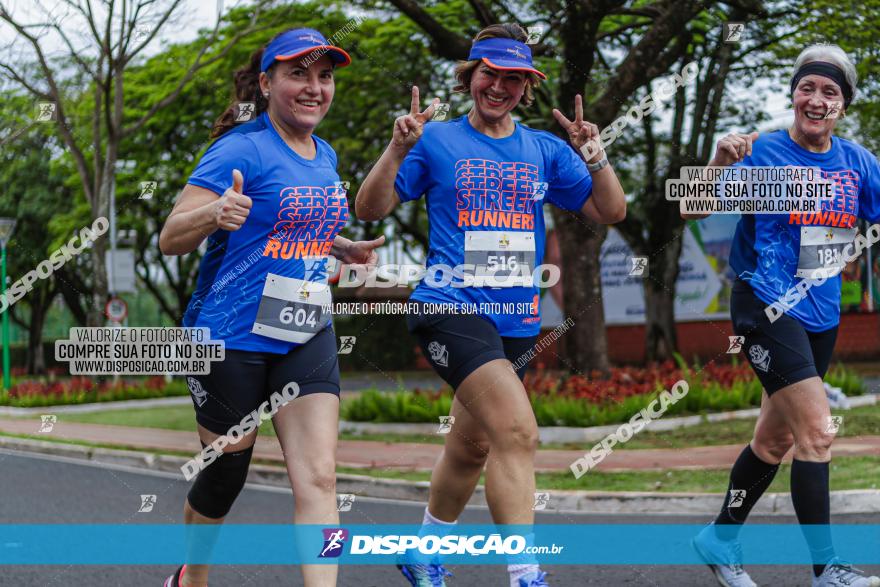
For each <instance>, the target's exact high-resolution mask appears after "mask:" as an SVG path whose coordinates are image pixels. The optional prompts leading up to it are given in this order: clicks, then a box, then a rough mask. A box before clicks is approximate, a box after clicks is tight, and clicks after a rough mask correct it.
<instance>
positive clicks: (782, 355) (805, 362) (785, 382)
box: [730, 279, 837, 394]
mask: <svg viewBox="0 0 880 587" xmlns="http://www.w3.org/2000/svg"><path fill="white" fill-rule="evenodd" d="M767 305H768V304H765V303H764V302H763V301H761V300H760V299H759V298H758V297H757V296H756V295H755V292H754V290H752V288H751V286H750V285H749V284H748V283H746V282H745V281H742V280H740V279H737V280H736V281H735V282H734V283H733V291H732V293H731V296H730V317H731V319H732V321H733V331H734V333H735V334H737V335H739V336H743V337H745V340H744V341H743V345H742V348H743V352H745V354H746V358H747V359H748V361H749V363H750V364H751V366H752V369H753V370H754V371H755V375H757V376H758V379H760V380H761V384H762V385H763V386H764V389H765V390H767V393H768V394H772V393H773V392H775V391H777V390H780V389H782V388H783V387H786V386H789V385H792V384H793V383H797V382H798V381H803V380H804V379H809V378H810V377H824V376H825V372H826V371H828V365H829V364H830V363H831V354H832V353H833V352H834V343H835V341H836V340H837V326H835V327H834V328H831V329H830V330H825V331H822V332H810V331H808V330H806V329H805V328H804V327H803V325H802V324H801V323H800V322H798V321H797V320H796V319H794V318H792V317H791V316H789V315H788V314H782V315H781V316H780V317H779V318H777V319H776V321H775V322H770V319H769V318H767V315H766V314H765V312H764V309H765V308H766V307H767Z"/></svg>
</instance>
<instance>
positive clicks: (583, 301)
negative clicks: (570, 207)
mask: <svg viewBox="0 0 880 587" xmlns="http://www.w3.org/2000/svg"><path fill="white" fill-rule="evenodd" d="M553 221H554V225H555V227H556V229H557V230H556V234H557V238H558V239H559V251H560V254H561V257H562V268H561V269H562V288H563V291H564V292H565V295H564V297H563V306H564V307H563V313H564V314H565V317H566V318H568V317H570V318H571V319H572V320H574V326H573V327H572V328H571V329H570V330H568V331H567V332H566V334H565V336H564V337H562V338H561V339H560V340H564V343H563V351H564V354H563V356H562V361H563V363H564V365H565V367H567V368H568V369H571V370H572V371H575V372H580V373H584V374H589V373H590V372H591V371H593V370H598V371H602V372H603V373H607V372H608V371H609V370H610V365H609V362H608V341H607V339H606V337H605V311H604V308H603V306H602V281H601V271H600V264H599V251H600V249H601V247H602V241H604V240H605V234H606V233H607V228H606V227H605V226H602V225H599V224H595V223H593V222H591V221H589V220H587V219H586V218H584V217H583V216H580V217H575V216H574V215H573V214H572V213H570V212H566V211H564V210H560V209H558V208H553ZM584 224H587V225H589V228H586V227H585V226H584Z"/></svg>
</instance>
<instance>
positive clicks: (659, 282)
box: [644, 227, 682, 361]
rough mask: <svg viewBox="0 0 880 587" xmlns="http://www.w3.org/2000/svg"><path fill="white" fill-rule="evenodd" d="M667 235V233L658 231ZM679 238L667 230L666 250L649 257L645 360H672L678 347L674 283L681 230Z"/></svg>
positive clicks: (646, 292) (679, 253)
mask: <svg viewBox="0 0 880 587" xmlns="http://www.w3.org/2000/svg"><path fill="white" fill-rule="evenodd" d="M661 232H664V233H667V231H665V230H664V231H661ZM677 232H678V233H679V236H678V237H675V236H674V232H673V231H668V233H667V234H668V236H670V238H671V240H670V241H667V242H668V243H669V244H668V245H667V246H665V247H656V248H654V249H653V250H655V251H658V253H657V254H654V255H649V257H648V271H647V276H646V277H645V279H644V289H645V359H646V360H647V361H665V360H666V359H671V358H672V356H673V353H674V352H675V350H676V349H677V348H678V339H677V336H676V332H675V282H676V280H677V279H678V258H679V256H680V255H681V248H682V240H681V238H682V237H681V229H680V227H677Z"/></svg>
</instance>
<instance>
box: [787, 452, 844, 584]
mask: <svg viewBox="0 0 880 587" xmlns="http://www.w3.org/2000/svg"><path fill="white" fill-rule="evenodd" d="M828 465H829V464H828V463H814V462H811V461H799V460H797V459H795V460H794V461H793V462H792V463H791V502H792V504H793V505H794V511H795V513H796V514H797V519H798V522H799V523H800V524H801V530H803V532H804V538H806V540H807V544H808V545H809V547H810V555H811V556H812V558H813V574H814V575H816V576H817V577H818V576H819V575H821V574H822V571H823V570H825V565H826V564H828V561H829V560H831V559H832V558H834V546H833V545H832V542H831V527H830V526H829V524H831V498H830V495H829V493H828Z"/></svg>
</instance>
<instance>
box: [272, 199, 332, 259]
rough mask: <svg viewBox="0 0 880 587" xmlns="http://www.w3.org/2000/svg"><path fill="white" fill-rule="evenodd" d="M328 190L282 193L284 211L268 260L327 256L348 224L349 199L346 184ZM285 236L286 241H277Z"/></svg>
mask: <svg viewBox="0 0 880 587" xmlns="http://www.w3.org/2000/svg"><path fill="white" fill-rule="evenodd" d="M337 184H339V185H336V186H329V187H327V188H326V190H325V188H323V187H319V186H296V187H286V188H284V189H283V190H281V193H280V194H279V197H280V198H281V209H280V210H279V211H278V221H277V222H276V223H275V227H274V229H273V233H272V234H271V235H270V237H269V242H268V243H267V244H266V248H265V249H264V250H263V256H264V257H272V258H273V259H278V258H279V257H280V258H282V259H291V258H293V259H301V258H303V257H326V256H327V255H329V254H330V249H331V247H332V246H333V239H334V238H336V235H337V234H338V233H339V231H340V230H342V227H344V226H345V224H346V222H348V200H347V199H346V197H345V188H344V186H343V185H342V184H343V182H337ZM279 234H283V235H284V237H283V239H282V238H274V237H275V236H276V235H279Z"/></svg>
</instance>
